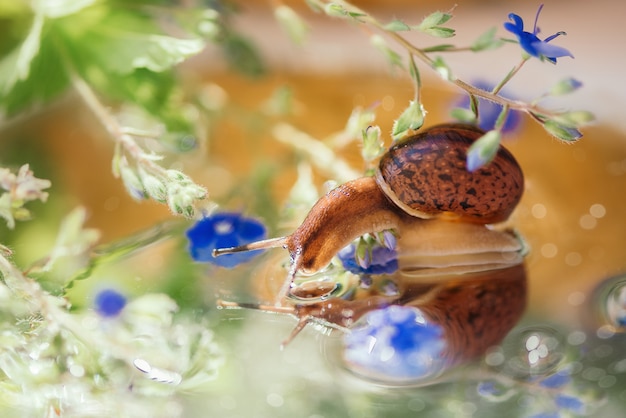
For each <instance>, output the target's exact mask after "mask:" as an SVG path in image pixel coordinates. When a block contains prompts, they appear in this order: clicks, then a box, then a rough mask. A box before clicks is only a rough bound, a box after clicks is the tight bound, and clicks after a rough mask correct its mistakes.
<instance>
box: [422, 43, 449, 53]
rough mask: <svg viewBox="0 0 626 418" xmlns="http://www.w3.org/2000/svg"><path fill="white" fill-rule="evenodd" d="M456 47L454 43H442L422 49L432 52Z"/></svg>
mask: <svg viewBox="0 0 626 418" xmlns="http://www.w3.org/2000/svg"><path fill="white" fill-rule="evenodd" d="M451 49H454V45H452V44H441V45H433V46H429V47H426V48H423V49H422V51H424V52H426V53H430V52H445V51H450V50H451Z"/></svg>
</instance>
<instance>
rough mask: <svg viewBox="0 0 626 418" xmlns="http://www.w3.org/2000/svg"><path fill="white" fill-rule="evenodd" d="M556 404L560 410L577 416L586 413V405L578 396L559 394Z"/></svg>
mask: <svg viewBox="0 0 626 418" xmlns="http://www.w3.org/2000/svg"><path fill="white" fill-rule="evenodd" d="M554 402H555V403H556V406H557V407H559V408H560V409H565V410H568V411H571V412H573V413H575V414H577V415H583V414H584V413H585V403H584V402H583V401H582V400H581V399H580V398H577V397H576V396H570V395H563V394H558V395H556V397H555V399H554Z"/></svg>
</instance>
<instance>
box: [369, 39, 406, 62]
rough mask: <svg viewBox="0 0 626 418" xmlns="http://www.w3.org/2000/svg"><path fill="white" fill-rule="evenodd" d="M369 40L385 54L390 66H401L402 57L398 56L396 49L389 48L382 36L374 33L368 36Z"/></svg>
mask: <svg viewBox="0 0 626 418" xmlns="http://www.w3.org/2000/svg"><path fill="white" fill-rule="evenodd" d="M370 42H371V43H372V45H374V47H376V49H378V50H379V51H380V52H382V53H383V54H384V55H385V57H386V58H387V61H389V63H390V64H391V66H398V67H402V57H400V54H398V53H397V52H396V51H394V50H393V49H391V48H389V46H388V45H387V42H385V39H384V38H383V37H382V36H380V35H378V34H374V35H372V36H371V37H370Z"/></svg>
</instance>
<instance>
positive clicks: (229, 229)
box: [187, 213, 267, 268]
mask: <svg viewBox="0 0 626 418" xmlns="http://www.w3.org/2000/svg"><path fill="white" fill-rule="evenodd" d="M187 238H188V239H189V244H190V245H189V253H190V254H191V257H192V258H193V259H194V260H195V261H200V262H209V263H212V264H215V265H218V266H221V267H227V268H232V267H235V266H237V265H239V264H241V263H244V262H246V261H249V260H251V259H252V258H254V257H255V256H256V255H258V254H259V253H260V251H247V252H241V253H235V254H226V255H221V256H219V257H214V256H213V250H215V249H217V248H228V247H236V246H239V245H244V244H249V243H251V242H254V241H258V240H262V239H265V238H267V235H266V228H265V226H264V225H263V224H262V223H260V222H259V221H257V220H255V219H252V218H246V217H244V216H243V215H241V214H239V213H216V214H214V215H211V216H209V217H207V218H203V219H201V220H199V221H198V222H196V224H195V225H194V226H193V227H191V228H190V229H189V230H187Z"/></svg>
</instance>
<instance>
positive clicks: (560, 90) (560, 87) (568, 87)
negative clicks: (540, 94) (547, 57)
mask: <svg viewBox="0 0 626 418" xmlns="http://www.w3.org/2000/svg"><path fill="white" fill-rule="evenodd" d="M582 85H583V83H581V82H580V81H578V80H576V79H575V78H572V77H567V78H565V79H563V80H561V81H559V82H558V83H556V84H555V85H554V86H552V87H551V88H550V91H549V94H550V95H551V96H562V95H564V94H569V93H572V92H574V91H576V90H578V89H579V88H581V87H582Z"/></svg>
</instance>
